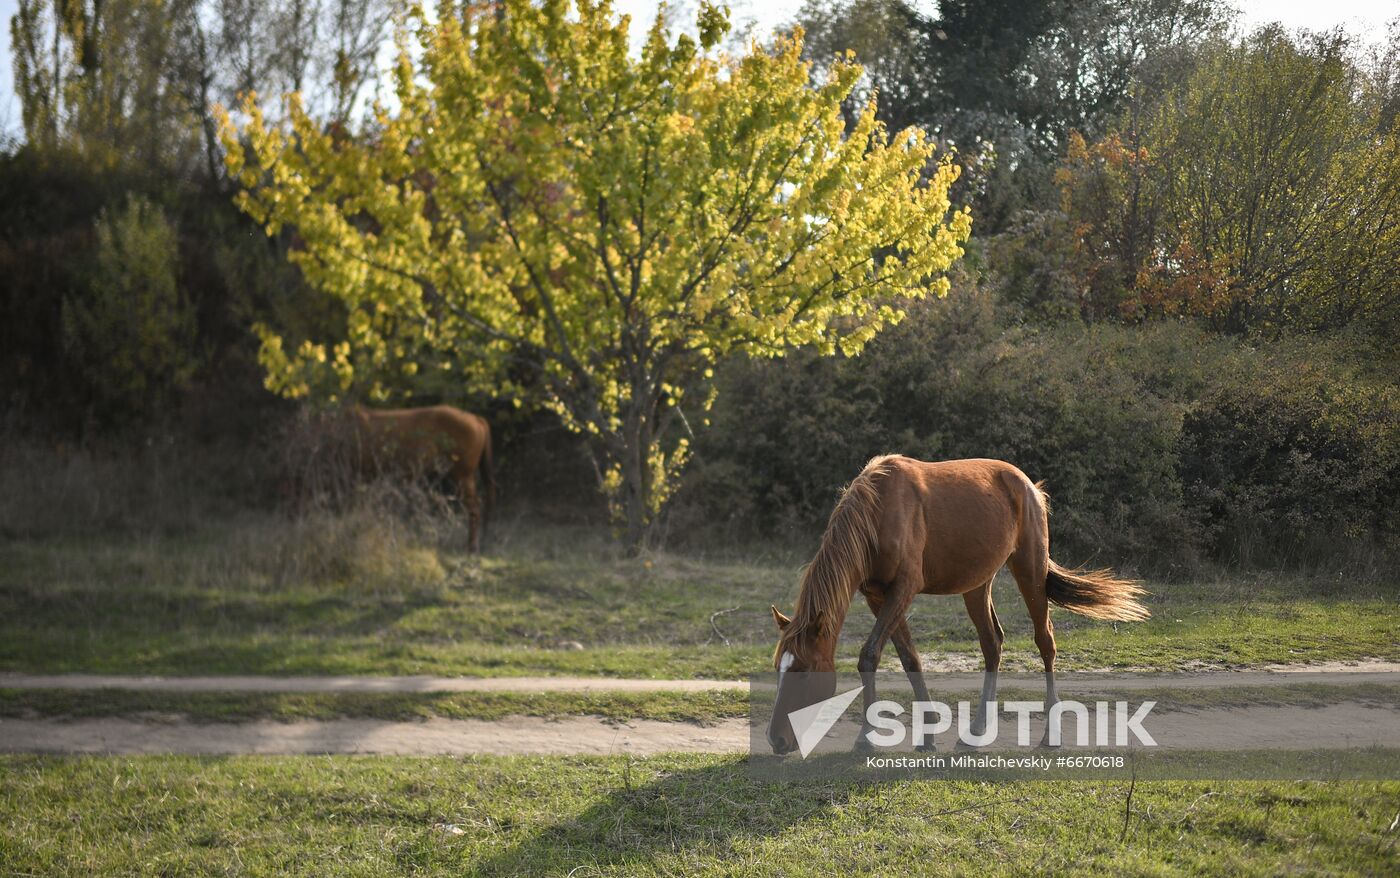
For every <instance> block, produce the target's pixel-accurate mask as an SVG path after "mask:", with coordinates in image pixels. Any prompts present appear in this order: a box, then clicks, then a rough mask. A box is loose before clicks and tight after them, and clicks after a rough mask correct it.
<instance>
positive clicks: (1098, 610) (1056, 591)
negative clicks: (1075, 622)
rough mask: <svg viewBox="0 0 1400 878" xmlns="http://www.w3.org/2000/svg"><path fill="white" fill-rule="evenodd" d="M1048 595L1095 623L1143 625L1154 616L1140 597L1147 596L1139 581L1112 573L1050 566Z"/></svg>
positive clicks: (1046, 592) (1046, 589)
mask: <svg viewBox="0 0 1400 878" xmlns="http://www.w3.org/2000/svg"><path fill="white" fill-rule="evenodd" d="M1045 594H1046V596H1047V597H1049V598H1050V600H1051V602H1052V603H1056V604H1059V605H1060V606H1062V607H1064V608H1065V609H1066V610H1069V611H1070V612H1074V613H1078V614H1079V615H1081V616H1088V617H1089V618H1091V619H1107V620H1112V621H1116V622H1141V621H1142V620H1143V619H1146V618H1147V617H1148V616H1150V615H1152V614H1151V613H1149V612H1148V611H1147V608H1146V607H1144V606H1143V605H1142V604H1141V603H1139V602H1138V600H1137V599H1138V597H1140V596H1141V595H1144V594H1147V590H1146V589H1144V588H1143V587H1142V583H1140V582H1138V581H1137V580H1135V579H1119V578H1118V577H1116V576H1114V575H1113V571H1112V570H1066V569H1065V568H1064V567H1061V566H1060V565H1059V564H1056V563H1055V562H1054V561H1051V562H1050V570H1049V573H1047V574H1046V576H1045Z"/></svg>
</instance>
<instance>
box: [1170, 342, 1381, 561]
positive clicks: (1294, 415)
mask: <svg viewBox="0 0 1400 878" xmlns="http://www.w3.org/2000/svg"><path fill="white" fill-rule="evenodd" d="M1320 353H1321V354H1326V353H1328V351H1327V350H1326V349H1322V350H1318V349H1316V348H1314V349H1313V350H1312V351H1308V350H1302V351H1296V350H1295V351H1289V352H1286V353H1282V354H1273V355H1271V356H1267V357H1266V356H1263V355H1261V356H1258V357H1256V358H1255V362H1254V363H1253V368H1252V369H1241V370H1236V371H1233V372H1230V373H1225V374H1222V375H1221V376H1219V382H1218V383H1217V384H1215V385H1214V386H1212V387H1211V389H1210V390H1209V391H1208V392H1207V393H1206V394H1205V395H1204V396H1203V398H1202V399H1201V400H1200V401H1199V403H1198V404H1197V405H1195V406H1194V407H1193V408H1192V410H1191V412H1190V413H1189V414H1188V416H1187V417H1186V420H1185V423H1184V425H1183V430H1182V437H1181V455H1180V469H1181V478H1182V482H1183V484H1184V486H1185V489H1186V493H1187V497H1188V502H1189V503H1190V504H1191V505H1192V507H1193V508H1195V509H1197V510H1198V512H1199V516H1200V518H1201V520H1202V521H1203V522H1206V523H1207V527H1208V529H1209V530H1208V535H1209V538H1210V539H1211V541H1212V543H1213V544H1215V545H1216V546H1217V547H1218V549H1220V550H1221V551H1222V552H1223V553H1226V554H1229V555H1231V556H1233V557H1235V558H1237V559H1238V560H1240V561H1241V562H1242V563H1246V564H1247V563H1250V562H1252V561H1260V560H1263V558H1262V557H1256V555H1259V556H1262V555H1264V554H1266V553H1267V554H1273V555H1277V556H1278V557H1277V558H1275V559H1274V560H1275V561H1276V562H1278V563H1290V564H1297V563H1307V562H1308V561H1309V560H1311V559H1314V558H1317V557H1319V556H1321V557H1327V556H1329V555H1331V554H1334V553H1335V551H1336V550H1337V548H1338V547H1339V546H1346V545H1355V544H1358V543H1361V544H1364V543H1366V542H1369V541H1371V540H1373V539H1379V540H1380V541H1381V542H1382V544H1386V543H1388V544H1389V545H1388V546H1386V548H1391V549H1393V548H1396V547H1397V544H1400V492H1398V491H1397V487H1400V388H1397V387H1396V385H1395V384H1394V383H1388V382H1386V381H1383V380H1376V379H1375V378H1372V377H1368V376H1365V375H1359V374H1356V373H1355V370H1353V369H1351V368H1348V367H1347V366H1346V365H1345V364H1344V363H1342V362H1339V361H1338V359H1337V358H1336V357H1335V356H1333V357H1331V358H1328V357H1325V356H1318V354H1320Z"/></svg>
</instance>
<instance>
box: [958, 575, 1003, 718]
mask: <svg viewBox="0 0 1400 878" xmlns="http://www.w3.org/2000/svg"><path fill="white" fill-rule="evenodd" d="M963 603H965V604H966V605H967V615H968V616H969V617H970V618H971V619H972V624H973V625H974V626H975V627H976V628H977V640H978V642H979V643H981V645H982V661H983V662H984V664H985V667H986V670H985V671H983V673H982V704H981V707H979V708H978V711H977V718H976V719H975V720H973V723H972V727H971V730H970V731H971V732H972V734H973V735H976V736H979V737H980V736H981V735H982V734H983V733H984V732H985V730H986V727H987V717H988V715H990V714H993V713H994V712H995V710H996V700H997V670H998V669H1000V668H1001V646H1002V643H1004V642H1005V641H1006V632H1004V631H1002V628H1001V622H999V621H998V620H997V612H996V610H995V609H993V608H992V580H990V579H989V580H987V581H986V582H984V583H983V584H982V585H980V586H979V587H977V588H974V589H973V590H972V591H969V592H964V593H963Z"/></svg>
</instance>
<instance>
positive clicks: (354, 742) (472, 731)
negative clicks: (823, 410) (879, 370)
mask: <svg viewBox="0 0 1400 878" xmlns="http://www.w3.org/2000/svg"><path fill="white" fill-rule="evenodd" d="M1304 671H1306V672H1310V673H1307V674H1306V675H1303V674H1300V672H1304ZM1006 676H1008V677H1011V675H1006ZM1022 676H1023V677H1024V679H1027V680H1033V679H1035V678H1034V676H1032V675H1022ZM936 679H937V681H938V686H939V688H941V689H943V690H944V691H949V690H952V689H960V688H961V689H975V688H976V687H977V685H978V683H979V681H980V675H977V674H967V673H956V674H949V673H944V674H937V675H936ZM1013 679H1014V678H1012V679H1007V680H1005V681H1004V683H1005V684H1012V682H1013ZM1110 682H1111V685H1112V686H1113V688H1114V689H1136V690H1140V691H1148V690H1150V689H1152V688H1171V689H1221V688H1228V687H1240V686H1245V687H1253V686H1273V685H1280V686H1282V685H1290V684H1295V685H1296V684H1297V683H1300V682H1307V683H1321V684H1331V685H1341V686H1347V685H1356V684H1365V683H1383V684H1391V685H1400V664H1397V663H1392V662H1379V661H1371V662H1358V663H1356V664H1351V665H1336V664H1334V665H1329V666H1322V667H1319V666H1305V667H1280V668H1271V669H1266V670H1253V671H1211V672H1193V673H1185V674H1117V673H1115V674H1105V673H1079V674H1065V675H1062V678H1061V680H1060V683H1059V689H1060V693H1061V695H1062V697H1063V696H1072V695H1073V693H1074V692H1075V690H1076V689H1080V688H1081V687H1083V688H1084V689H1085V690H1086V691H1093V689H1092V687H1093V686H1094V685H1095V684H1100V685H1102V684H1106V683H1110ZM747 685H748V684H747V683H746V682H731V681H724V680H621V679H606V678H597V677H500V678H492V679H467V678H443V677H254V676H241V677H141V676H120V675H95V674H62V675H36V674H14V673H8V674H0V688H16V689H55V688H58V689H102V688H120V689H138V690H152V691H166V692H214V691H218V692H231V691H241V692H385V693H389V692H399V693H403V692H408V693H412V692H546V691H555V692H558V691H563V692H589V691H593V692H660V691H671V692H674V691H688V692H706V691H716V690H722V691H731V690H742V689H745V688H746V687H747ZM1154 723H1155V724H1156V725H1154V728H1156V729H1160V730H1161V731H1162V732H1163V733H1165V734H1166V735H1167V736H1168V740H1180V741H1200V740H1215V741H1220V740H1227V741H1230V742H1231V744H1230V745H1228V746H1227V749H1228V748H1236V747H1237V748H1246V747H1278V748H1286V749H1293V748H1297V749H1302V748H1313V747H1336V746H1365V745H1380V746H1387V747H1400V706H1397V705H1390V706H1386V705H1384V704H1376V703H1374V701H1371V702H1367V701H1366V700H1364V699H1361V700H1357V701H1345V702H1342V703H1340V704H1334V705H1330V706H1329V707H1328V708H1327V709H1326V710H1318V709H1317V708H1316V707H1308V706H1301V705H1287V704H1283V705H1250V706H1243V707H1231V708H1216V709H1211V710H1208V711H1194V712H1193V711H1182V712H1178V713H1169V714H1166V715H1165V716H1162V717H1159V718H1154ZM748 746H749V730H748V724H747V722H746V721H745V720H743V719H729V720H722V721H720V722H717V723H714V724H711V725H698V724H695V723H684V722H677V723H671V722H660V721H654V720H637V721H632V722H625V723H618V722H611V721H608V720H604V719H602V718H599V717H592V716H570V717H563V718H560V719H542V718H538V717H509V718H506V719H502V720H449V719H441V718H436V719H428V720H423V721H416V722H394V721H386V720H373V719H339V720H327V721H309V720H303V721H296V722H278V721H273V720H259V721H254V722H242V723H203V722H191V721H187V720H184V719H181V718H179V717H175V718H152V719H142V718H132V717H104V718H97V719H81V720H65V719H35V718H21V719H3V718H0V752H42V753H112V754H142V753H188V754H274V753H280V754H320V753H364V754H386V755H387V754H394V755H465V754H469V753H489V754H503V755H512V754H528V753H534V754H560V755H569V754H595V755H606V754H618V753H632V754H637V755H644V754H651V753H660V752H674V751H687V752H696V753H721V752H742V751H745V750H747V749H748ZM1169 746H1170V745H1169Z"/></svg>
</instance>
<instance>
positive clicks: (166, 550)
mask: <svg viewBox="0 0 1400 878" xmlns="http://www.w3.org/2000/svg"><path fill="white" fill-rule="evenodd" d="M502 530H503V531H504V532H503V533H498V534H497V535H496V537H495V539H494V541H493V543H492V544H491V548H490V549H489V551H488V554H487V555H486V557H485V558H484V559H481V560H480V561H477V560H475V559H471V558H469V557H467V556H465V555H463V554H459V553H456V552H454V551H451V550H446V549H440V548H434V547H430V546H423V545H420V544H416V543H414V542H412V541H411V540H408V539H406V538H404V536H403V535H402V534H398V533H392V532H391V533H387V534H386V533H383V532H381V531H379V530H376V529H375V528H374V527H373V526H372V525H362V526H358V529H353V528H352V529H349V530H347V531H345V532H340V533H337V535H336V537H335V540H334V541H330V542H328V541H327V540H326V538H325V537H324V536H323V535H322V534H320V533H319V532H317V531H314V530H309V529H307V528H306V527H303V526H301V525H293V524H288V523H285V522H278V521H275V520H265V521H257V522H253V523H251V524H249V523H246V522H244V523H231V524H230V525H229V526H227V527H224V528H218V529H215V528H210V529H206V530H202V531H199V532H198V533H197V534H196V535H194V536H188V535H187V536H181V537H149V536H148V537H142V538H131V537H125V538H124V537H119V536H110V537H86V538H77V537H66V538H51V539H35V540H26V541H18V540H12V541H10V542H8V543H6V544H3V545H0V670H23V671H44V672H62V671H89V672H117V673H171V674H203V673H266V674H318V673H345V674H358V673H366V674H444V675H472V676H503V675H522V674H585V675H605V676H621V677H647V678H688V677H720V678H738V677H742V676H744V675H746V674H748V673H752V672H754V671H756V670H761V669H764V668H767V667H768V666H769V662H770V659H771V654H772V653H771V651H772V644H773V641H774V636H775V632H774V630H773V624H772V620H771V618H770V617H769V614H768V605H769V604H770V603H776V604H777V605H778V606H780V607H790V606H791V604H792V602H793V599H794V596H795V592H796V587H797V579H798V569H799V566H800V563H801V561H802V560H803V559H802V558H801V557H800V556H797V555H783V554H781V553H777V552H769V553H768V554H766V555H762V556H757V555H756V556H752V557H737V556H735V555H732V554H731V555H728V556H709V557H701V556H682V555H658V556H654V557H650V558H645V559H627V558H622V557H620V556H618V555H617V554H616V552H615V551H614V550H613V549H612V548H611V547H610V546H609V545H608V544H607V543H606V541H605V540H603V539H601V538H600V535H599V534H597V533H596V532H591V531H578V530H569V529H564V528H551V529H545V530H543V531H540V532H537V533H534V534H533V535H530V536H528V537H527V536H526V533H527V532H526V531H525V530H524V528H523V527H522V528H517V531H516V532H514V533H512V532H511V531H510V529H509V528H506V529H502ZM1149 587H1150V588H1151V589H1152V591H1153V595H1152V597H1151V598H1150V599H1149V601H1148V603H1149V605H1150V607H1151V608H1152V610H1153V612H1154V618H1153V619H1152V620H1151V621H1149V622H1147V623H1143V624H1136V625H1128V624H1119V625H1113V624H1108V623H1100V622H1094V621H1090V620H1086V619H1083V618H1080V617H1077V616H1073V615H1071V614H1069V613H1067V612H1064V611H1058V612H1056V615H1055V620H1056V633H1057V637H1058V641H1059V667H1060V668H1061V669H1062V670H1074V669H1088V668H1143V669H1154V670H1179V669H1187V668H1192V667H1197V666H1199V665H1201V664H1206V665H1209V666H1249V665H1258V664H1265V663H1273V662H1308V661H1321V660H1337V659H1359V658H1365V657H1382V658H1388V659H1396V658H1400V612H1397V611H1396V587H1395V585H1394V583H1383V584H1374V583H1373V584H1367V583H1353V582H1347V581H1341V580H1336V579H1326V578H1309V577H1306V576H1302V575H1286V576H1281V575H1275V574H1250V575H1230V576H1227V575H1212V576H1206V577H1201V578H1198V579H1194V580H1186V581H1178V582H1150V583H1149ZM995 594H996V601H997V603H998V605H999V607H1000V612H999V616H1000V618H1001V620H1002V623H1003V624H1004V625H1005V627H1006V629H1007V634H1008V640H1007V644H1006V658H1005V660H1004V664H1003V667H1004V668H1006V669H1008V670H1012V669H1035V668H1036V667H1038V664H1039V660H1038V657H1037V655H1036V653H1035V649H1034V644H1033V642H1032V639H1031V637H1030V630H1029V624H1028V622H1027V621H1026V617H1025V612H1024V610H1023V608H1022V606H1021V601H1020V597H1019V595H1018V594H1017V592H1016V590H1015V587H1014V584H1013V583H1012V582H1010V580H1009V579H1008V578H1007V577H1005V576H1004V575H1003V577H1002V578H1001V579H999V580H998V583H997V585H996V592H995ZM716 613H720V615H718V616H714V623H713V624H714V625H718V626H719V633H716V631H715V629H714V628H713V627H712V623H711V618H712V615H713V614H716ZM912 624H913V627H914V629H915V632H916V634H917V636H918V641H919V644H920V646H921V649H922V650H923V651H924V653H925V657H926V659H929V660H930V661H936V660H938V659H940V658H946V657H948V656H950V655H951V656H954V657H956V658H957V659H958V660H960V661H961V662H963V663H965V664H967V666H969V667H971V666H973V665H974V664H975V663H977V662H980V654H979V653H978V651H977V646H976V640H975V638H974V636H973V629H972V625H971V623H970V622H969V621H968V620H967V618H966V616H965V614H964V611H963V606H962V602H961V601H960V600H958V599H956V598H931V597H924V598H920V599H919V600H917V601H916V603H915V607H914V611H913V619H912ZM869 625H870V620H869V616H868V612H867V611H866V609H865V608H864V606H863V605H862V604H859V602H858V603H857V605H856V606H855V607H854V608H853V609H852V613H851V619H850V621H849V623H848V624H847V626H846V629H845V631H844V633H843V636H842V653H843V655H844V656H845V657H846V658H848V659H849V658H850V657H851V656H853V655H854V654H855V652H856V650H857V648H858V644H859V642H860V640H861V639H862V638H863V637H864V635H865V634H866V633H867V632H868V630H869ZM726 639H727V640H728V643H727V644H726V642H725V640H726ZM580 647H581V648H580ZM887 661H888V662H889V663H890V665H891V667H893V666H894V657H893V655H889V656H887Z"/></svg>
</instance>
